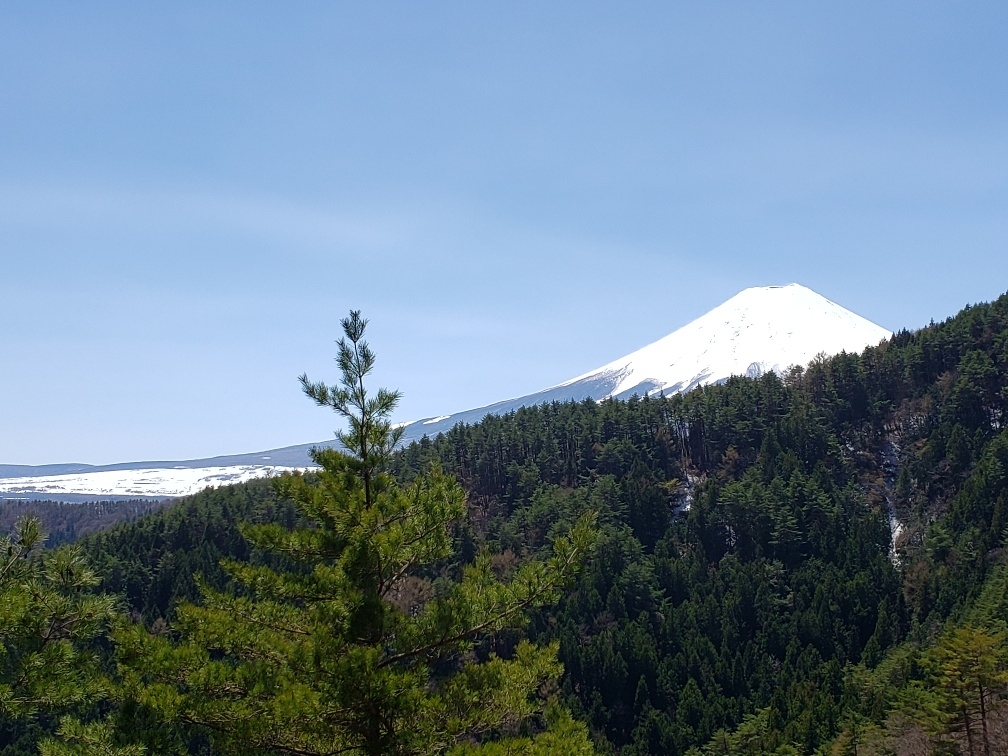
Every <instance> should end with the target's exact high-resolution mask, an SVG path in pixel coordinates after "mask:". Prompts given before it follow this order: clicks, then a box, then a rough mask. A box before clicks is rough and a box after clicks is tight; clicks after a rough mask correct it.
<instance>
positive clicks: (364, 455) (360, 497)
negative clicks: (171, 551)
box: [116, 312, 594, 754]
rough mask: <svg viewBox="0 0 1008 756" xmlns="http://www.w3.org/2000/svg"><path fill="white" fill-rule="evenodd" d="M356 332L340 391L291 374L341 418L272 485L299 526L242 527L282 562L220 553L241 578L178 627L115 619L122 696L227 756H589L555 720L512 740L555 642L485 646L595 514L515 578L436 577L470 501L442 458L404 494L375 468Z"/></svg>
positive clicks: (575, 559)
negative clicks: (528, 747)
mask: <svg viewBox="0 0 1008 756" xmlns="http://www.w3.org/2000/svg"><path fill="white" fill-rule="evenodd" d="M366 325H367V321H366V320H364V319H363V318H362V317H361V316H360V313H359V312H351V313H350V316H349V317H348V318H345V319H344V320H343V321H342V326H343V332H344V336H343V338H341V339H340V341H339V342H338V343H339V353H338V356H337V362H338V364H339V368H340V373H341V380H340V383H339V384H338V385H327V384H325V383H316V382H312V381H310V380H309V379H308V377H307V376H304V375H303V376H301V379H300V380H301V384H302V387H303V389H304V392H305V393H306V394H307V395H308V396H309V397H310V398H311V399H312V400H313V401H315V402H316V403H317V404H319V405H321V406H325V407H330V408H331V409H333V410H334V411H335V412H336V413H337V414H339V415H340V416H342V417H343V418H344V419H345V420H346V423H347V428H346V430H344V431H340V432H338V433H337V436H338V438H339V440H340V442H341V443H342V445H343V447H344V450H342V451H337V450H334V449H329V448H320V449H315V450H313V451H312V458H313V459H314V461H315V462H316V463H317V465H318V466H319V470H318V471H317V472H314V473H311V474H306V475H287V476H285V477H283V478H282V479H281V480H280V481H279V484H278V485H279V490H280V491H281V492H282V493H283V494H284V495H285V496H287V497H289V498H290V499H292V500H293V501H295V502H296V503H297V505H298V507H299V509H300V511H301V513H302V514H303V516H304V518H305V520H306V522H307V523H308V524H307V525H305V526H303V527H297V528H294V529H286V528H284V527H281V526H280V525H261V526H247V527H245V528H244V530H243V533H244V535H245V536H246V538H248V539H249V541H250V542H251V543H252V544H254V545H255V546H257V547H259V548H260V549H263V550H265V551H267V552H271V553H273V554H274V555H275V556H276V562H275V564H278V565H279V564H282V565H286V566H285V567H278V566H273V567H265V566H254V565H251V564H247V563H242V562H236V561H231V562H227V563H226V564H225V565H224V566H225V568H226V570H227V571H228V572H229V573H230V575H231V576H232V577H233V579H234V582H235V584H236V586H237V588H236V589H235V590H230V591H216V590H211V589H210V588H209V587H207V586H204V587H203V589H202V601H201V602H200V603H199V604H197V605H183V606H180V607H178V609H177V619H176V621H175V622H174V627H173V628H172V631H173V633H174V637H172V636H169V637H165V636H158V637H155V636H153V635H151V634H150V633H148V632H147V631H146V630H144V629H143V628H141V627H137V626H125V627H123V628H121V629H120V630H119V632H118V633H117V636H116V640H117V643H118V650H119V656H120V663H121V669H122V671H123V681H124V685H125V688H126V690H127V691H128V693H129V695H130V696H131V697H132V699H133V702H134V703H135V704H138V705H140V706H142V707H147V708H148V709H152V710H155V711H157V712H159V713H160V715H161V716H162V717H163V719H164V721H166V722H175V723H181V724H188V725H195V726H197V727H198V728H199V729H201V730H203V731H206V732H209V733H211V738H212V740H213V741H214V745H215V748H216V749H217V751H219V752H221V753H242V754H253V753H264V754H265V753H296V754H337V753H340V754H344V753H345V754H355V753H356V754H421V753H423V754H426V753H438V752H446V751H448V750H451V749H453V748H460V749H463V751H464V753H466V754H470V753H479V752H482V751H481V749H483V748H500V747H501V741H502V740H503V741H505V742H506V741H508V740H512V739H513V742H514V745H515V747H517V748H519V749H522V748H524V747H525V745H524V744H527V743H532V742H537V743H539V744H540V746H542V747H543V748H545V747H546V746H547V745H548V747H549V748H550V749H554V751H553V752H561V751H562V752H569V753H590V752H591V746H590V742H589V741H588V738H587V730H586V728H585V727H584V726H583V725H580V724H579V723H576V722H574V721H573V720H571V719H570V717H569V715H565V714H563V713H562V712H561V713H559V714H557V715H555V716H553V717H552V720H553V721H554V722H555V723H556V724H557V726H556V727H554V728H552V729H549V730H547V731H546V732H541V733H539V735H538V736H537V737H535V738H534V739H533V740H525V739H523V738H525V737H528V736H529V735H530V734H531V735H532V736H534V735H535V732H536V731H537V730H538V729H541V728H537V727H533V728H532V730H531V731H528V732H526V730H527V727H526V725H528V724H529V722H530V721H531V720H536V718H538V717H539V716H540V715H541V713H542V711H543V708H544V704H545V702H544V700H543V698H542V696H541V694H540V691H541V689H542V688H543V686H545V685H547V684H552V683H553V681H555V680H556V678H558V677H559V675H560V672H561V667H560V664H559V662H558V660H557V646H556V645H550V646H546V647H538V646H535V645H533V644H531V643H529V642H527V641H521V642H519V643H517V645H516V646H514V648H513V651H512V652H511V653H508V654H506V655H500V656H498V655H497V654H495V653H493V652H492V651H491V650H490V647H489V644H488V643H487V641H488V639H490V638H492V637H493V636H494V635H495V634H496V633H498V632H499V631H502V630H504V629H506V628H516V627H520V626H521V625H522V624H523V622H524V621H525V618H526V614H527V612H528V611H529V610H530V609H532V608H534V607H537V606H541V605H544V604H547V603H550V602H553V601H555V600H556V599H557V598H558V596H559V591H560V590H561V589H562V588H563V586H564V585H565V584H567V583H568V582H569V580H570V579H571V577H572V575H573V572H574V571H575V570H576V569H577V567H578V565H579V563H580V562H581V560H582V559H583V557H584V555H585V553H586V551H587V550H588V549H589V548H590V546H591V543H592V541H593V539H594V531H593V527H592V524H591V519H590V518H584V519H582V520H581V521H579V522H578V523H577V525H576V526H574V527H573V529H571V530H570V532H569V533H567V534H566V535H565V536H562V537H559V538H557V539H556V540H555V541H554V542H553V544H552V551H551V555H550V556H549V557H548V558H547V559H545V560H540V561H530V562H528V563H526V564H524V565H523V566H521V567H520V568H518V569H517V571H516V572H515V573H514V574H513V575H512V577H511V578H510V580H507V581H503V580H501V579H498V578H497V577H496V576H495V574H494V572H493V571H492V569H491V562H490V558H489V555H486V554H482V555H480V556H479V557H478V558H476V559H475V561H474V562H473V563H471V564H467V565H465V566H464V567H463V568H462V569H461V574H460V575H458V576H456V579H455V580H445V579H444V573H445V570H444V567H445V564H446V560H448V558H449V557H450V556H451V554H452V551H453V527H454V526H455V524H456V523H458V522H459V520H460V519H461V518H462V517H463V516H464V515H465V494H464V492H463V490H462V488H461V487H460V486H459V484H458V483H457V482H456V481H455V480H454V479H452V478H450V477H449V476H447V475H445V474H444V473H443V472H442V471H441V470H440V469H439V468H438V467H436V466H434V467H432V468H430V469H429V470H428V471H427V473H426V474H423V475H420V476H418V477H417V478H416V480H414V481H413V482H412V483H411V484H409V485H408V486H401V485H399V484H398V483H397V482H396V481H395V480H393V478H392V477H391V476H390V475H389V474H388V472H387V471H386V466H387V463H388V460H389V457H390V455H391V454H392V452H393V449H394V448H395V446H396V444H397V442H398V441H399V438H400V433H399V432H398V431H396V430H395V429H393V428H392V426H391V422H390V416H391V413H392V411H393V410H394V408H395V406H396V403H397V402H398V400H399V394H398V393H397V392H393V391H387V390H385V389H381V390H379V391H377V392H375V393H374V394H371V393H370V392H369V389H368V387H367V386H366V383H365V378H366V377H367V376H368V374H369V373H370V372H371V370H372V368H373V366H374V361H375V358H374V354H373V352H372V351H371V349H370V348H369V347H368V344H367V342H366V341H365V340H364V331H365V327H366ZM422 571H425V572H426V574H427V575H436V574H441V575H442V579H441V580H439V581H438V583H437V587H438V590H437V591H436V592H435V595H434V597H433V598H432V599H431V600H429V601H428V602H426V603H420V604H417V605H414V606H412V607H410V608H406V609H404V608H400V607H399V606H397V604H396V602H395V600H394V599H395V598H396V597H397V596H398V595H399V593H400V592H401V590H402V589H403V586H404V584H406V583H407V581H409V580H410V579H413V580H416V579H417V576H418V575H420V574H421V572H422ZM555 749H559V750H555ZM487 752H488V753H503V752H510V751H506V750H503V751H502V750H489V751H487Z"/></svg>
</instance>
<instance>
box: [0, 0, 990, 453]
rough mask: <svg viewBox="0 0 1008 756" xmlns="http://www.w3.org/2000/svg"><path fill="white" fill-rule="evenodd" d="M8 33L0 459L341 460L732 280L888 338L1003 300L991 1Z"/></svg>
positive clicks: (532, 12) (18, 7) (628, 335)
mask: <svg viewBox="0 0 1008 756" xmlns="http://www.w3.org/2000/svg"><path fill="white" fill-rule="evenodd" d="M758 5H759V7H758V8H757V7H756V6H757V4H754V3H690V4H686V3H670V2H664V3H654V4H650V3H635V4H612V3H610V4H596V3H585V2H579V3H551V4H544V3H527V4H525V3H507V4H495V5H491V4H486V3H472V2H467V3H462V2H460V3H422V4H421V3H377V2H375V3H314V4H313V3H297V4H281V3H274V4H265V3H252V2H248V3H240V4H239V3H228V4H216V3H211V2H201V3H192V4H187V3H183V2H178V3H171V4H161V5H160V6H157V7H155V6H152V5H150V4H136V3H88V4H84V3H62V4H60V3H44V2H30V3H29V2H9V3H4V4H3V5H2V6H0V34H2V36H3V39H4V43H3V45H0V98H2V101H0V301H2V308H0V343H2V351H0V355H2V357H0V359H2V363H0V365H2V369H0V462H3V463H23V464H41V463H48V462H70V461H80V462H91V463H104V462H116V461H127V460H130V461H132V460H140V459H181V458H192V457H197V456H208V455H213V454H225V453H237V452H245V451H254V450H259V449H266V448H271V447H277V446H282V445H286V444H294V443H304V442H309V441H317V440H322V439H325V438H328V437H329V436H330V434H331V431H332V429H333V428H334V427H335V418H334V417H333V416H331V415H327V414H326V413H325V412H324V411H323V410H320V409H317V408H315V407H313V406H312V405H311V403H310V402H309V401H308V400H307V399H305V398H304V397H302V396H301V395H300V393H299V387H298V385H297V382H296V376H297V375H298V374H299V373H301V372H302V371H307V372H308V373H309V375H310V376H311V377H312V378H315V379H320V378H329V379H333V380H335V378H336V373H335V365H334V363H333V362H332V360H331V358H332V356H333V355H334V353H335V348H334V344H333V341H334V340H335V339H336V338H337V337H338V335H339V319H340V318H341V317H342V316H344V315H345V314H346V313H347V311H348V310H350V309H351V308H360V309H362V310H363V311H364V314H365V315H366V316H367V317H369V318H370V319H371V327H370V329H369V331H370V340H371V343H372V346H373V347H374V348H375V350H376V352H377V353H378V356H379V370H378V371H377V375H376V380H375V385H376V386H377V385H379V384H382V385H388V386H390V387H398V388H399V389H401V390H402V391H403V392H404V399H403V402H402V405H401V412H400V414H399V419H401V420H410V419H416V418H419V417H423V416H430V415H438V414H442V413H448V412H452V411H456V410H462V409H468V408H470V407H475V406H481V405H483V404H487V403H490V402H492V401H496V400H499V399H503V398H506V397H511V396H518V395H522V394H525V393H528V392H531V391H535V390H538V389H541V388H544V387H546V386H549V385H553V384H555V383H558V382H560V381H562V380H565V379H567V378H570V377H573V376H574V375H577V374H580V373H582V372H584V371H586V370H588V369H590V368H593V367H596V366H598V365H600V364H603V363H605V362H608V361H609V360H611V359H614V358H615V357H618V356H620V355H622V354H625V353H626V352H629V351H631V350H633V349H635V348H637V347H640V346H642V345H644V344H646V343H649V342H651V341H653V340H655V339H657V338H659V337H660V336H663V335H665V334H666V333H668V332H670V331H672V330H674V329H675V328H677V327H679V326H681V325H683V324H685V323H686V322H688V321H689V320H691V319H693V318H694V317H696V316H699V315H701V314H702V313H704V312H706V311H707V310H709V309H710V308H712V307H714V306H716V305H717V304H719V303H720V302H722V301H724V300H725V299H727V298H729V297H730V296H732V295H734V294H735V293H736V292H737V291H739V290H741V289H743V288H745V287H747V286H753V285H765V284H774V283H788V282H791V281H797V282H799V283H802V284H804V285H806V286H809V287H811V288H813V289H815V290H817V291H818V292H820V293H821V294H823V295H825V296H827V297H829V298H830V299H833V300H834V301H837V302H839V303H840V304H842V305H844V306H845V307H847V308H849V309H851V310H853V311H855V312H857V313H859V314H861V315H864V316H865V317H868V318H870V319H871V320H874V321H875V322H877V323H879V324H880V325H884V326H886V327H888V328H892V329H898V328H902V327H916V326H920V325H924V324H926V323H927V322H928V321H929V320H930V319H931V318H934V319H936V320H937V319H941V318H944V317H947V316H949V315H951V314H953V313H955V312H956V311H958V310H959V309H960V308H961V307H962V306H963V305H964V304H966V303H969V302H977V301H984V300H989V299H992V298H994V297H996V296H998V295H999V294H1001V293H1002V292H1003V291H1005V290H1006V289H1008V249H1006V246H1008V245H1006V239H1008V46H1006V45H1005V44H1004V39H1005V36H1006V32H1008V5H1005V4H1004V3H979V2H978V3H970V4H963V3H926V2H914V3H884V4H883V3H855V2H848V3H834V4H825V3H807V2H804V3H798V2H796V3H761V4H758Z"/></svg>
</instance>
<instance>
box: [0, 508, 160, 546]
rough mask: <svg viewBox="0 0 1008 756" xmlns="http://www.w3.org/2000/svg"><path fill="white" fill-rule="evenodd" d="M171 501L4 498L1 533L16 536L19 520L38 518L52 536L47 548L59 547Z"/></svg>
mask: <svg viewBox="0 0 1008 756" xmlns="http://www.w3.org/2000/svg"><path fill="white" fill-rule="evenodd" d="M169 503H170V502H169V500H167V499H166V500H163V501H154V500H151V499H127V500H117V501H86V502H79V503H78V502H66V501H50V500H43V499H0V533H12V532H13V531H14V528H15V526H16V525H17V522H18V520H20V519H21V518H22V517H25V516H32V517H36V518H38V520H39V522H40V523H41V524H42V529H43V530H45V532H46V534H47V535H48V537H47V539H46V546H48V547H49V548H55V547H56V546H60V545H62V544H65V543H73V542H74V541H76V540H77V539H78V538H82V537H83V536H86V535H88V534H89V533H96V532H98V531H100V530H108V529H109V528H110V527H112V526H113V525H118V524H119V523H125V522H133V521H134V520H136V519H137V518H138V517H142V516H143V515H146V514H150V513H151V512H156V511H157V510H159V509H161V508H162V507H163V506H166V505H167V504H169Z"/></svg>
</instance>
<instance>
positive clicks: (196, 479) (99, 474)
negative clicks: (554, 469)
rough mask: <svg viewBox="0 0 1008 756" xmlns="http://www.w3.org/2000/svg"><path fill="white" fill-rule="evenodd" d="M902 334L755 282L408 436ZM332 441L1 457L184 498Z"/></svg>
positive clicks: (118, 487)
mask: <svg viewBox="0 0 1008 756" xmlns="http://www.w3.org/2000/svg"><path fill="white" fill-rule="evenodd" d="M891 335H892V334H891V333H890V332H889V331H887V330H886V329H884V328H882V327H880V326H878V325H875V324H874V323H872V322H871V321H869V320H866V319H864V318H862V317H860V316H859V315H855V314H854V313H852V312H850V311H849V310H845V309H844V308H843V307H841V306H840V305H838V304H836V303H834V302H831V301H830V300H828V299H826V298H825V297H823V296H821V295H819V294H817V293H816V292H814V291H812V290H811V289H807V288H805V287H804V286H800V285H798V284H790V285H788V286H763V287H756V288H751V289H746V290H744V291H742V292H740V293H739V294H736V295H735V296H734V297H732V298H731V299H729V300H728V301H727V302H725V303H724V304H722V305H720V306H718V307H715V308H714V309H713V310H711V311H710V312H708V313H707V314H706V315H703V316H701V317H699V318H697V319H696V320H694V321H693V322H691V323H688V324H687V325H685V326H683V327H682V328H679V329H678V330H676V331H673V332H672V333H670V334H669V335H668V336H665V337H664V338H661V339H659V340H658V341H656V342H654V343H653V344H648V345H647V346H645V347H642V348H641V349H638V350H637V351H635V352H631V353H630V354H628V355H626V356H625V357H620V358H619V359H617V360H613V361H612V362H610V363H608V364H606V365H603V366H602V367H600V368H597V369H595V370H591V371H589V372H587V373H584V374H583V375H579V376H577V377H576V378H572V379H570V380H569V381H565V382H564V383H561V384H559V385H557V386H553V387H552V388H548V389H545V390H543V391H539V392H537V393H534V394H529V395H528V396H522V397H518V398H516V399H509V400H506V401H502V402H497V403H496V404H491V405H488V406H485V407H479V408H477V409H472V410H466V411H464V412H457V413H455V414H452V415H441V416H438V417H430V418H424V419H422V420H417V421H415V422H411V423H407V424H406V425H405V431H404V434H403V440H404V442H406V443H409V442H411V441H417V440H419V439H421V438H423V436H425V435H426V436H435V435H437V434H438V433H441V432H443V431H446V430H448V429H450V428H452V427H453V426H454V425H456V424H457V423H475V422H478V421H480V420H482V419H483V417H485V416H486V415H488V414H504V413H507V412H511V411H513V410H516V409H518V408H520V407H524V406H531V405H535V404H541V403H544V402H552V401H570V400H574V401H580V400H583V399H594V400H602V399H606V398H608V397H615V398H627V397H629V396H631V395H633V394H637V395H639V396H643V395H645V394H649V395H654V394H658V393H662V394H665V395H666V396H670V395H673V394H677V393H680V392H683V391H689V390H690V389H692V388H695V387H696V386H704V385H708V384H712V383H719V382H722V381H724V380H726V379H728V378H730V377H731V376H733V375H748V376H757V375H761V374H763V373H766V372H769V371H774V372H777V373H783V372H784V371H786V370H787V369H788V368H789V367H791V366H792V365H806V364H808V363H809V362H810V361H811V360H813V359H814V358H815V357H816V356H817V355H819V354H825V355H827V356H830V355H834V354H839V353H840V352H844V351H846V352H861V351H862V350H863V349H864V348H865V347H867V346H872V345H875V344H878V343H879V342H880V341H883V340H885V339H888V338H889V337H890V336H891ZM332 443H333V442H332V441H331V440H329V441H325V442H321V443H317V444H302V445H299V446H289V447H285V448H283V449H274V450H271V451H266V452H258V453H255V454H239V455H232V456H229V457H215V458H212V459H202V460H190V461H188V462H185V461H183V462H147V463H144V462H135V463H126V464H120V465H108V466H104V467H91V466H88V465H45V466H43V467H39V468H32V467H27V466H14V465H0V497H2V496H22V497H23V496H32V497H33V498H35V497H39V496H44V497H50V498H64V497H67V496H71V495H74V494H76V495H85V496H91V497H106V498H107V497H109V496H137V495H142V496H164V497H168V496H181V495H184V494H185V493H192V492H194V491H195V490H199V489H200V488H203V487H205V486H207V485H220V484H223V483H232V482H238V481H240V480H247V479H248V478H250V477H255V476H256V475H268V474H273V473H278V472H281V471H282V470H284V469H293V468H305V467H309V466H311V464H312V463H311V459H310V458H309V456H308V450H309V449H311V448H312V447H313V446H327V445H331V444H332Z"/></svg>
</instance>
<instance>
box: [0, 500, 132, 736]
mask: <svg viewBox="0 0 1008 756" xmlns="http://www.w3.org/2000/svg"><path fill="white" fill-rule="evenodd" d="M43 540H44V536H43V534H42V531H41V528H40V526H39V522H38V520H37V519H35V518H24V519H22V520H21V521H20V522H19V523H18V525H17V528H16V529H15V532H14V533H13V534H11V535H9V536H5V537H3V538H0V718H4V719H8V718H9V719H15V720H18V719H19V720H26V719H29V718H31V717H34V716H35V715H36V714H38V713H39V712H43V711H44V712H48V713H60V712H69V711H73V710H75V709H78V708H81V707H87V706H90V705H91V704H93V703H94V702H96V701H100V700H101V699H103V698H105V697H106V695H107V694H108V687H107V685H106V684H105V682H104V680H103V678H102V676H101V675H100V674H99V669H98V659H97V654H96V652H95V651H94V649H93V648H89V646H90V645H91V642H92V641H93V640H95V638H97V637H99V636H100V635H102V634H103V633H104V631H105V629H106V627H107V625H108V623H109V622H110V620H111V619H112V617H113V616H114V615H115V605H114V601H113V599H112V598H111V597H109V596H102V595H96V594H95V593H94V592H93V590H92V589H93V588H94V586H96V585H97V584H98V582H99V580H98V577H97V576H96V575H95V573H94V571H93V570H92V569H91V568H90V567H89V566H88V565H87V564H86V563H85V561H84V559H83V557H82V556H81V554H80V551H79V550H78V549H76V548H74V547H67V548H62V549H58V550H56V551H52V552H48V553H44V554H40V553H38V549H39V548H40V547H41V544H42V542H43Z"/></svg>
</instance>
